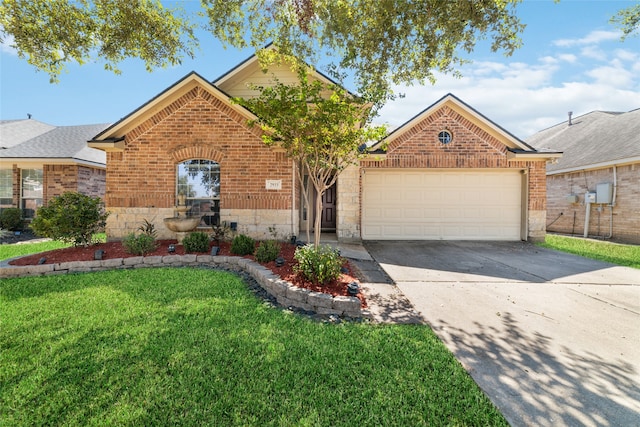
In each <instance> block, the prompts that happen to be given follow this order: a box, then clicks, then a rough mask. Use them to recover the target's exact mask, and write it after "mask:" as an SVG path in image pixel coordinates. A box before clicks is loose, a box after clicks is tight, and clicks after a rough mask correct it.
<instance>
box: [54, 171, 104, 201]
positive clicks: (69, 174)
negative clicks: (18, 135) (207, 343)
mask: <svg viewBox="0 0 640 427" xmlns="http://www.w3.org/2000/svg"><path fill="white" fill-rule="evenodd" d="M42 172H43V173H42V177H43V180H44V183H43V184H44V186H43V187H44V188H43V190H42V192H43V194H42V199H43V201H44V203H45V205H46V204H47V203H48V202H49V200H51V199H52V198H53V197H56V196H59V195H61V194H62V193H66V192H68V191H75V192H78V193H82V194H84V195H86V196H91V197H100V198H102V199H103V198H104V196H105V189H106V171H105V170H104V169H98V168H91V167H87V166H80V165H43V171H42Z"/></svg>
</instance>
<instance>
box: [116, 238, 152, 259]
mask: <svg viewBox="0 0 640 427" xmlns="http://www.w3.org/2000/svg"><path fill="white" fill-rule="evenodd" d="M122 246H124V249H125V250H126V251H127V252H128V253H130V254H134V255H145V254H148V253H150V252H153V251H155V250H156V248H157V245H156V240H155V239H154V238H153V237H152V236H149V235H148V234H138V235H136V234H135V233H129V234H128V235H127V236H126V237H125V238H124V240H123V241H122Z"/></svg>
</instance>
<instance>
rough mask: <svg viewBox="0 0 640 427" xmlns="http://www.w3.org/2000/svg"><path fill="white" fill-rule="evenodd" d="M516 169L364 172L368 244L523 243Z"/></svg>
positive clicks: (520, 176) (520, 183)
mask: <svg viewBox="0 0 640 427" xmlns="http://www.w3.org/2000/svg"><path fill="white" fill-rule="evenodd" d="M524 177H525V175H523V174H522V172H521V171H520V170H517V169H502V170H499V169H470V170H463V169H446V170H442V169H441V170H424V169H363V175H362V185H363V187H362V238H363V239H365V240H520V239H521V236H522V235H523V230H522V229H523V217H524V215H523V181H524V180H525V178H524Z"/></svg>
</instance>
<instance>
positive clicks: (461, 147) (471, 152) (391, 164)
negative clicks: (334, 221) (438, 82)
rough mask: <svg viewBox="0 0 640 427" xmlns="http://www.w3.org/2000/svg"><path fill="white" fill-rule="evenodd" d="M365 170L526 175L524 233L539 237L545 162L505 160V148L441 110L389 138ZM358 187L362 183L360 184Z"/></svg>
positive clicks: (459, 117) (460, 117)
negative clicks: (447, 136) (448, 137)
mask: <svg viewBox="0 0 640 427" xmlns="http://www.w3.org/2000/svg"><path fill="white" fill-rule="evenodd" d="M443 129H447V130H449V131H450V132H451V134H452V135H453V142H452V143H449V144H442V143H441V142H440V141H439V140H438V138H437V135H438V133H439V132H440V131H442V130H443ZM362 166H363V167H366V168H375V169H383V168H410V169H438V168H442V169H445V168H449V169H461V168H462V169H465V168H469V169H486V168H489V169H505V168H507V169H517V170H521V171H523V172H525V173H526V174H527V224H526V225H527V230H528V238H529V239H530V240H541V239H544V234H545V228H544V224H545V221H544V218H545V217H546V169H545V168H546V162H545V161H540V160H538V161H521V160H517V161H516V160H509V159H508V158H507V147H506V146H505V145H504V144H503V143H502V142H501V141H500V140H498V139H497V138H496V137H494V136H492V135H491V134H489V133H488V132H486V131H484V130H483V129H482V128H480V127H479V126H477V125H476V124H474V123H473V122H471V121H470V120H468V119H467V118H465V117H464V116H463V115H461V114H459V113H458V112H456V111H455V110H453V109H452V108H449V107H447V106H444V107H442V108H440V109H438V110H436V111H434V112H433V114H430V115H428V116H427V117H425V118H424V120H422V121H420V122H419V123H416V124H415V125H414V126H413V127H412V128H411V129H410V130H408V131H406V132H404V133H403V134H402V135H401V136H399V137H398V138H396V139H394V140H392V142H391V143H389V146H388V147H387V154H386V156H385V158H380V159H378V160H376V159H375V156H373V157H371V158H369V159H367V160H365V161H363V162H362ZM360 187H362V183H361V184H360Z"/></svg>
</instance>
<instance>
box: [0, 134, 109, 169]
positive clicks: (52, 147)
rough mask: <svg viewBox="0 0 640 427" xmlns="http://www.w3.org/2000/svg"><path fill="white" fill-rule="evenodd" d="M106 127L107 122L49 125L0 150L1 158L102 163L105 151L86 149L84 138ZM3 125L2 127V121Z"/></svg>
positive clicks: (104, 159) (103, 162)
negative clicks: (41, 130) (46, 128)
mask: <svg viewBox="0 0 640 427" xmlns="http://www.w3.org/2000/svg"><path fill="white" fill-rule="evenodd" d="M47 126H49V125H47ZM108 126H109V124H94V125H81V126H60V127H55V126H51V129H50V130H49V131H47V132H44V133H40V134H39V135H36V136H34V137H32V138H30V139H27V140H25V141H23V142H21V143H19V144H17V145H13V146H10V147H9V148H6V149H0V158H23V159H26V158H38V159H45V158H51V159H53V158H56V159H73V160H79V161H85V162H91V163H97V164H101V165H105V164H106V154H105V153H104V152H103V151H100V150H97V149H95V148H89V147H88V146H87V141H88V140H89V139H91V138H92V137H93V135H95V134H97V133H99V132H101V131H103V130H104V129H106V128H107V127H108ZM2 128H3V129H4V124H2ZM5 137H6V135H5V134H4V132H2V135H1V136H0V146H6V145H4V140H5Z"/></svg>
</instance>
